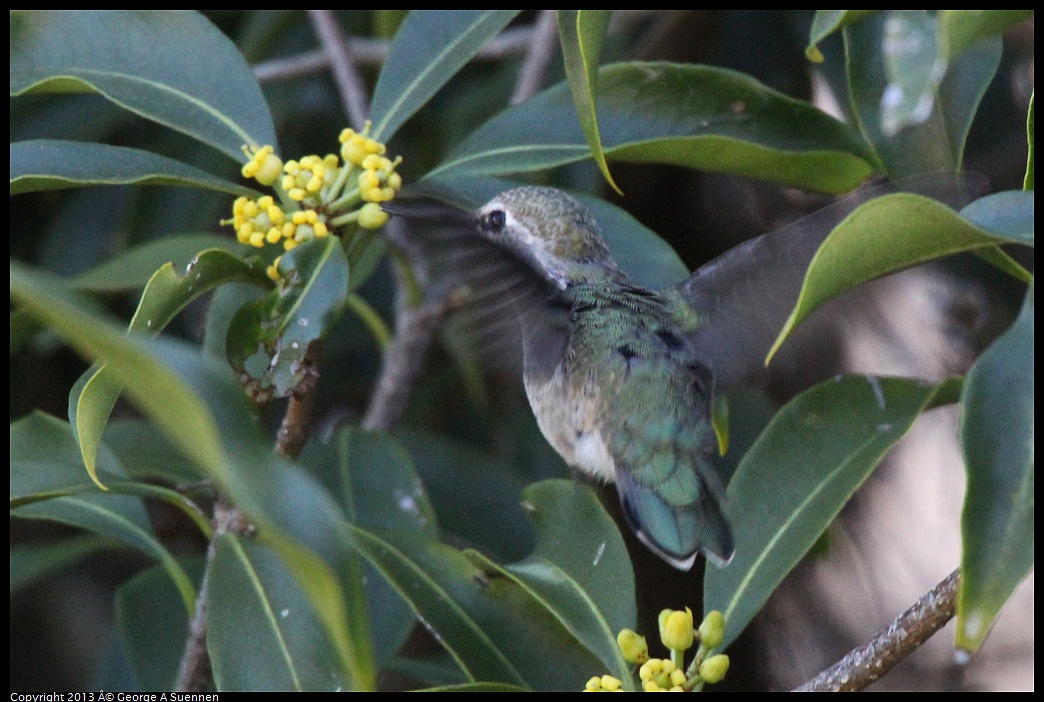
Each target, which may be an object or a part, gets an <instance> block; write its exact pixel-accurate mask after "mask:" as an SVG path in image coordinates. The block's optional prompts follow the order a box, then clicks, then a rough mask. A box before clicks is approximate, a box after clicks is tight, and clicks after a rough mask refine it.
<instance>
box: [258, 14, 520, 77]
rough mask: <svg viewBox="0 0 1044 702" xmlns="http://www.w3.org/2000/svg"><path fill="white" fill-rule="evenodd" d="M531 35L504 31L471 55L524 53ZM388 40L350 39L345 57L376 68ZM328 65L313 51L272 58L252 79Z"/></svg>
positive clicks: (495, 56) (484, 57) (482, 57)
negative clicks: (347, 55)
mask: <svg viewBox="0 0 1044 702" xmlns="http://www.w3.org/2000/svg"><path fill="white" fill-rule="evenodd" d="M532 36H533V29H532V28H531V27H518V28H515V29H507V30H504V31H503V32H501V33H500V34H498V35H497V36H496V37H494V38H493V39H492V40H491V41H490V42H489V43H488V44H486V45H485V46H484V47H482V48H481V49H479V51H478V53H477V54H475V60H476V61H496V60H499V59H502V58H505V57H507V56H519V55H522V54H524V53H526V50H527V49H528V48H529V46H530V42H531V39H532ZM390 48H391V41H389V40H388V39H370V38H367V37H354V36H353V37H350V38H349V41H348V54H349V55H350V56H351V58H352V62H353V63H354V64H355V65H356V66H380V65H381V64H383V63H384V61H385V59H387V58H388V51H389V49H390ZM329 66H330V59H329V57H328V56H327V55H326V53H325V52H324V51H323V50H321V49H317V50H315V51H305V52H302V53H300V54H294V55H293V56H287V57H285V58H279V59H272V60H271V61H265V62H263V63H259V64H256V65H255V66H254V76H255V77H256V78H257V79H258V80H259V81H260V82H262V83H270V82H273V81H277V80H288V79H290V78H299V77H301V76H306V75H312V74H315V73H320V72H321V71H325V70H326V69H327V68H328V67H329Z"/></svg>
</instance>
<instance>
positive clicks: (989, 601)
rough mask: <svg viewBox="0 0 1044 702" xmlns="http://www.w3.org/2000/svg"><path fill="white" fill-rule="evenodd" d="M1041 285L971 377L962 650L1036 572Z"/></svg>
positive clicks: (966, 400) (964, 432) (966, 404)
mask: <svg viewBox="0 0 1044 702" xmlns="http://www.w3.org/2000/svg"><path fill="white" fill-rule="evenodd" d="M1033 347H1034V339H1033V286H1032V285H1031V286H1030V290H1029V292H1028V294H1027V295H1026V302H1025V304H1024V305H1023V308H1022V312H1021V313H1020V314H1019V316H1018V319H1016V320H1015V324H1014V325H1012V327H1011V329H1009V330H1008V331H1007V332H1005V333H1004V334H1002V335H1001V337H1000V338H999V339H997V341H996V342H994V344H993V345H992V346H991V347H990V348H988V349H986V352H985V353H983V355H982V357H981V358H980V359H979V360H978V362H976V364H975V365H974V366H973V367H972V369H971V371H970V372H969V373H968V381H967V383H966V384H965V386H964V393H963V397H962V398H961V448H962V451H963V453H964V463H965V466H966V469H967V471H968V488H967V490H966V492H965V498H964V513H963V515H962V516H961V535H962V541H963V554H962V557H961V583H960V589H959V591H958V594H957V646H958V647H959V648H961V649H964V650H966V651H969V652H974V651H976V650H978V648H979V646H980V645H982V641H983V639H985V638H986V634H987V632H989V630H990V627H991V626H992V625H993V620H994V618H995V617H996V616H997V612H999V611H1000V608H1001V607H1002V606H1003V605H1004V603H1005V602H1006V601H1007V600H1008V597H1010V596H1011V593H1012V592H1013V591H1014V590H1015V588H1016V587H1017V586H1018V584H1019V583H1020V582H1021V581H1022V580H1023V578H1025V577H1026V575H1027V574H1028V573H1029V571H1030V570H1031V569H1032V568H1033V560H1034V558H1033V519H1034V516H1033V365H1034V362H1033Z"/></svg>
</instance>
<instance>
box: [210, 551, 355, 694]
mask: <svg viewBox="0 0 1044 702" xmlns="http://www.w3.org/2000/svg"><path fill="white" fill-rule="evenodd" d="M207 618H208V627H207V629H208V630H207V650H208V652H209V653H210V660H211V662H212V664H213V667H214V682H215V683H216V685H217V689H218V690H219V691H226V690H229V691H233V690H234V691H288V692H289V691H293V692H299V691H304V690H311V691H315V690H325V691H328V692H333V691H337V690H341V689H344V688H345V686H346V685H347V681H346V680H345V679H344V677H343V673H342V672H341V671H340V670H339V669H338V665H337V663H338V661H337V653H336V650H335V649H334V647H333V645H332V644H331V643H330V642H329V640H328V639H327V637H326V635H325V631H324V630H323V628H322V626H321V623H320V621H319V619H318V617H317V616H316V614H315V611H314V610H313V609H312V606H311V604H310V603H309V601H308V598H307V596H306V595H305V593H304V591H303V590H302V589H301V587H300V584H299V583H298V582H297V580H296V579H295V578H294V576H293V575H292V574H291V573H290V572H289V571H288V570H287V567H286V564H285V563H284V562H283V561H282V560H281V559H280V558H279V557H278V556H277V555H276V553H275V552H273V551H271V550H269V549H267V548H265V547H264V546H262V545H260V544H256V543H252V542H251V541H250V540H248V539H244V538H241V537H239V536H237V535H236V534H222V535H221V536H219V537H218V538H217V548H216V551H215V554H214V558H213V560H212V561H211V564H210V572H209V575H208V581H207ZM247 642H249V645H247Z"/></svg>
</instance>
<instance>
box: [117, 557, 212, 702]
mask: <svg viewBox="0 0 1044 702" xmlns="http://www.w3.org/2000/svg"><path fill="white" fill-rule="evenodd" d="M180 563H181V565H182V567H183V568H184V569H185V572H186V573H188V575H189V577H190V578H191V579H192V582H194V583H196V584H198V583H199V581H200V579H201V578H202V576H203V559H202V558H200V557H195V558H188V559H184V560H182V561H180ZM116 625H117V627H118V629H119V634H120V641H121V643H122V645H123V650H124V653H125V654H126V656H127V660H128V661H129V663H130V667H131V668H132V669H133V671H134V676H135V678H136V679H137V683H138V689H140V690H142V691H149V692H169V691H170V690H173V689H174V682H175V680H176V678H177V674H178V666H179V665H180V663H181V657H182V655H183V654H184V653H185V641H186V639H187V638H188V628H189V615H188V614H187V613H186V611H185V608H184V607H180V606H178V603H177V593H176V592H175V590H174V588H173V587H172V585H171V583H170V580H169V579H168V578H166V577H164V575H163V571H162V570H160V569H159V568H149V569H148V570H145V571H143V572H141V573H139V574H137V575H135V576H134V577H133V578H131V579H130V580H128V581H127V582H125V583H124V584H123V585H121V586H120V589H119V590H117V591H116Z"/></svg>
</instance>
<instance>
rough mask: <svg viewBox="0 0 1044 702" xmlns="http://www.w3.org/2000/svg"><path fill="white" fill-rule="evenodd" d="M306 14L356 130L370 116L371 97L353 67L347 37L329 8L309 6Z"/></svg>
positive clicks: (359, 128)
mask: <svg viewBox="0 0 1044 702" xmlns="http://www.w3.org/2000/svg"><path fill="white" fill-rule="evenodd" d="M308 16H309V17H310V18H311V20H312V25H313V26H314V27H315V33H316V34H317V35H318V36H319V43H320V44H322V46H323V52H324V53H325V54H326V57H327V59H328V60H329V62H330V69H331V71H332V72H333V77H334V82H336V83H337V91H338V92H339V93H340V94H341V102H342V104H343V105H344V111H345V112H346V113H347V114H348V121H349V122H351V124H352V127H353V128H355V130H356V131H361V130H362V128H363V125H364V124H365V123H366V120H367V119H368V118H369V116H370V101H369V98H368V97H367V95H366V86H365V85H364V84H363V80H362V76H360V75H359V72H358V71H357V70H356V69H355V63H354V62H353V59H352V52H351V50H350V49H349V48H348V46H349V43H348V37H347V36H346V35H345V33H344V32H343V31H342V30H341V25H339V24H338V23H337V18H336V17H335V16H334V13H333V11H332V10H309V11H308Z"/></svg>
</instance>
